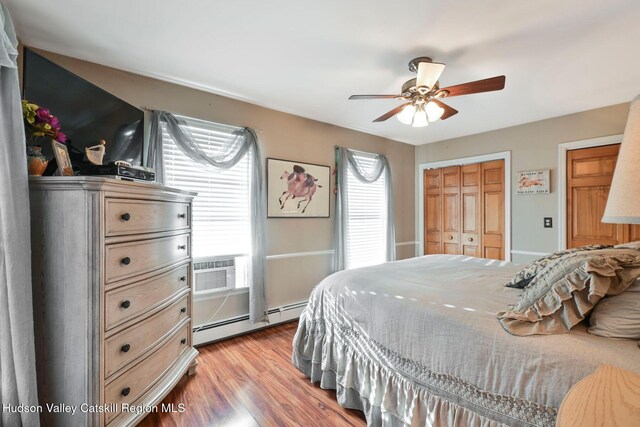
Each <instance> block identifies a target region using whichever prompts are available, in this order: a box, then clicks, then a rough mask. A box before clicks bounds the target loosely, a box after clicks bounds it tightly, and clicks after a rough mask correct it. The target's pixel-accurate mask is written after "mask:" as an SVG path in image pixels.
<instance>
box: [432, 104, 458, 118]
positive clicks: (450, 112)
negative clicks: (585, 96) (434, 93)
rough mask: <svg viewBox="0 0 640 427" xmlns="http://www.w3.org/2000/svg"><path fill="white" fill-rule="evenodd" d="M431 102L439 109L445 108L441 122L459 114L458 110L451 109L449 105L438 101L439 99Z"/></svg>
mask: <svg viewBox="0 0 640 427" xmlns="http://www.w3.org/2000/svg"><path fill="white" fill-rule="evenodd" d="M431 102H435V103H436V105H437V106H438V107H440V108H444V113H442V116H441V117H440V120H447V119H448V118H449V117H451V116H453V115H456V114H458V110H456V109H455V108H453V107H449V106H448V105H447V104H445V103H444V102H442V101H438V100H437V99H432V100H431Z"/></svg>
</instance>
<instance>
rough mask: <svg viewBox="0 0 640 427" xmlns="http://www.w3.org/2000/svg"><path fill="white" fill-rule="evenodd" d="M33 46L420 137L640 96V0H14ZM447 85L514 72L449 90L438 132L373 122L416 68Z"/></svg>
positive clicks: (21, 28) (393, 134) (22, 33)
mask: <svg viewBox="0 0 640 427" xmlns="http://www.w3.org/2000/svg"><path fill="white" fill-rule="evenodd" d="M4 1H5V3H6V4H7V6H8V7H9V10H10V12H11V14H12V16H13V19H14V21H15V24H16V29H17V32H18V35H19V37H20V38H21V40H22V42H23V43H24V44H25V45H27V46H33V47H37V48H41V49H45V50H49V51H52V52H57V53H60V54H64V55H68V56H72V57H76V58H80V59H84V60H87V61H91V62H96V63H100V64H104V65H108V66H111V67H115V68H120V69H123V70H128V71H133V72H136V73H139V74H144V75H149V76H153V77H157V78H161V79H165V80H169V81H174V82H179V83H181V84H185V85H189V86H193V87H197V88H201V89H204V90H207V91H210V92H215V93H219V94H223V95H227V96H230V97H233V98H237V99H242V100H246V101H248V102H251V103H254V104H259V105H263V106H266V107H269V108H273V109H276V110H281V111H285V112H289V113H293V114H297V115H300V116H304V117H309V118H312V119H316V120H320V121H323V122H328V123H333V124H336V125H340V126H344V127H347V128H352V129H357V130H361V131H364V132H368V133H371V134H375V135H381V136H385V137H388V138H392V139H395V140H398V141H403V142H407V143H410V144H423V143H427V142H433V141H438V140H442V139H448V138H453V137H457V136H462V135H468V134H473V133H478V132H483V131H488V130H492V129H498V128H503V127H507V126H512V125H516V124H519V123H526V122H531V121H535V120H540V119H544V118H549V117H555V116H560V115H564V114H569V113H574V112H578V111H583V110H588V109H592V108H597V107H602V106H606V105H612V104H617V103H621V102H628V101H630V100H631V99H632V98H633V97H634V96H636V95H637V94H638V93H640V51H639V47H638V46H640V44H639V43H640V1H638V0H607V1H603V0H537V1H526V0H484V1H477V0H466V1H452V0H448V1H447V0H428V1H427V0H405V1H395V2H392V1H381V0H378V1H376V2H374V1H371V0H366V1H365V0H350V1H344V0H321V1H313V2H311V1H300V0H270V1H264V0H234V1H211V0H189V1H176V0H173V1H171V0H135V1H134V0H110V1H103V0H101V1H98V0H83V1H78V0H56V1H55V2H45V3H50V4H43V2H42V0H4ZM417 56H431V57H432V58H433V59H434V60H435V61H437V62H444V63H446V64H447V68H446V69H445V71H444V73H443V75H442V77H441V79H440V81H441V86H448V85H452V84H457V83H463V82H467V81H472V80H478V79H482V78H486V77H493V76H496V75H501V74H504V75H506V76H507V83H506V88H505V89H504V90H503V91H501V92H493V93H486V94H478V95H470V96H465V97H459V98H451V99H449V100H447V102H448V103H449V104H450V105H451V106H452V107H454V108H456V109H458V110H460V113H459V114H458V115H456V116H454V117H452V118H451V119H449V120H447V121H440V122H436V123H434V124H432V125H430V126H429V127H427V128H418V129H416V128H412V127H410V126H406V125H402V124H400V123H399V122H398V121H397V120H396V119H390V120H388V121H387V122H384V123H371V120H373V119H374V118H375V117H377V116H379V115H381V114H382V113H384V112H386V111H387V110H390V109H391V108H393V107H394V106H396V105H397V104H398V102H399V101H396V100H371V101H348V100H347V97H348V96H349V95H351V94H377V93H390V94H394V93H398V92H399V90H400V86H401V85H402V83H403V82H404V81H406V80H408V79H409V78H412V77H414V75H413V74H412V73H410V72H409V71H408V69H407V63H408V61H409V60H411V59H412V58H414V57H417Z"/></svg>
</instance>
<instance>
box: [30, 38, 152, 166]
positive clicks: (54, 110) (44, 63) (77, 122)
mask: <svg viewBox="0 0 640 427" xmlns="http://www.w3.org/2000/svg"><path fill="white" fill-rule="evenodd" d="M23 88H24V89H23V91H24V93H23V95H24V98H25V99H28V100H29V101H30V102H33V103H35V104H37V105H40V106H42V107H44V108H47V109H49V111H51V114H53V115H54V116H56V117H58V119H59V121H60V127H61V130H62V132H64V133H65V134H66V135H67V137H68V139H69V141H70V147H73V148H75V149H77V150H80V152H82V153H84V151H85V150H84V149H85V147H91V146H94V145H97V144H98V143H99V142H100V140H101V139H104V140H105V141H106V143H107V144H106V152H105V156H104V159H103V164H108V163H109V162H113V161H116V160H124V161H127V162H129V163H131V164H132V165H142V146H143V139H144V137H143V133H144V131H143V128H144V112H143V111H142V110H140V109H139V108H136V107H134V106H133V105H131V104H128V103H126V102H125V101H123V100H121V99H120V98H117V97H115V96H113V95H112V94H110V93H109V92H107V91H105V90H103V89H101V88H99V87H97V86H95V85H94V84H92V83H89V82H88V81H86V80H84V79H82V78H80V77H79V76H77V75H75V74H73V73H72V72H70V71H68V70H66V69H64V68H62V67H60V66H59V65H56V64H54V63H53V62H51V61H50V60H48V59H47V58H44V57H43V56H41V55H38V54H37V53H35V52H34V51H32V50H30V49H25V52H24V72H23ZM45 145H46V144H45ZM43 153H44V154H45V155H49V156H51V155H52V152H51V147H48V146H45V147H43Z"/></svg>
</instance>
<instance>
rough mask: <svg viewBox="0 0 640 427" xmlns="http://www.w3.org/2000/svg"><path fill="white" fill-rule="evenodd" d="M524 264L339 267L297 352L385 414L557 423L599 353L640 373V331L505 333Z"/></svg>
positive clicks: (345, 402)
mask: <svg viewBox="0 0 640 427" xmlns="http://www.w3.org/2000/svg"><path fill="white" fill-rule="evenodd" d="M519 268H520V267H518V266H516V265H515V264H511V263H509V262H503V261H493V260H487V259H480V258H472V257H467V256H451V255H431V256H425V257H420V258H413V259H409V260H404V261H398V262H393V263H387V264H382V265H378V266H373V267H366V268H361V269H354V270H348V271H341V272H338V273H336V274H334V275H331V276H329V277H327V278H326V279H325V280H324V281H322V282H321V283H320V284H319V285H318V286H317V287H316V288H315V289H314V291H313V292H312V295H311V298H310V300H309V304H308V306H307V308H306V309H305V311H304V312H303V314H302V315H301V317H300V323H299V326H298V330H297V333H296V335H295V338H294V342H293V355H292V361H293V363H294V365H295V366H296V367H297V368H298V369H299V370H300V371H302V372H303V373H305V374H306V375H307V376H308V377H310V379H311V381H313V382H319V383H320V386H321V387H322V388H329V389H335V390H336V394H337V399H338V402H339V403H340V404H341V405H342V406H344V407H347V408H354V409H359V410H362V411H363V412H364V413H365V416H366V418H367V422H368V424H369V425H375V426H378V425H382V426H404V425H410V426H447V427H448V426H499V425H508V426H553V425H554V423H555V418H556V414H557V410H558V408H559V406H560V403H561V402H562V399H563V397H564V396H565V394H566V393H567V392H568V391H569V389H570V388H571V387H572V386H573V385H574V384H575V383H576V382H578V381H579V380H580V379H582V378H584V377H585V376H587V375H589V374H590V373H592V372H593V371H594V370H595V369H596V367H597V366H598V365H601V364H604V363H608V364H612V365H616V366H618V367H620V368H623V369H627V370H630V371H633V372H636V373H640V357H639V355H640V353H639V350H638V342H637V340H630V339H613V338H602V337H598V336H595V335H591V334H589V333H587V331H586V328H585V327H584V326H583V325H578V326H576V327H574V328H573V329H572V330H571V332H569V333H566V334H560V335H549V336H539V335H538V336H529V337H517V336H513V335H510V334H509V333H507V332H506V331H505V330H504V329H503V328H502V326H501V324H500V322H498V320H497V319H496V313H497V312H499V311H503V310H505V308H506V307H508V306H509V305H512V304H514V303H515V302H516V301H517V300H518V297H519V295H520V294H521V292H522V291H521V290H518V289H511V288H506V287H504V284H505V283H506V282H507V281H509V279H510V278H511V277H512V276H513V275H514V274H515V273H516V272H518V270H519Z"/></svg>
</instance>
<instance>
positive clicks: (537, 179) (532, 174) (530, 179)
mask: <svg viewBox="0 0 640 427" xmlns="http://www.w3.org/2000/svg"><path fill="white" fill-rule="evenodd" d="M550 192H551V187H550V183H549V169H546V170H540V171H527V172H519V173H518V188H517V189H516V194H549V193H550Z"/></svg>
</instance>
